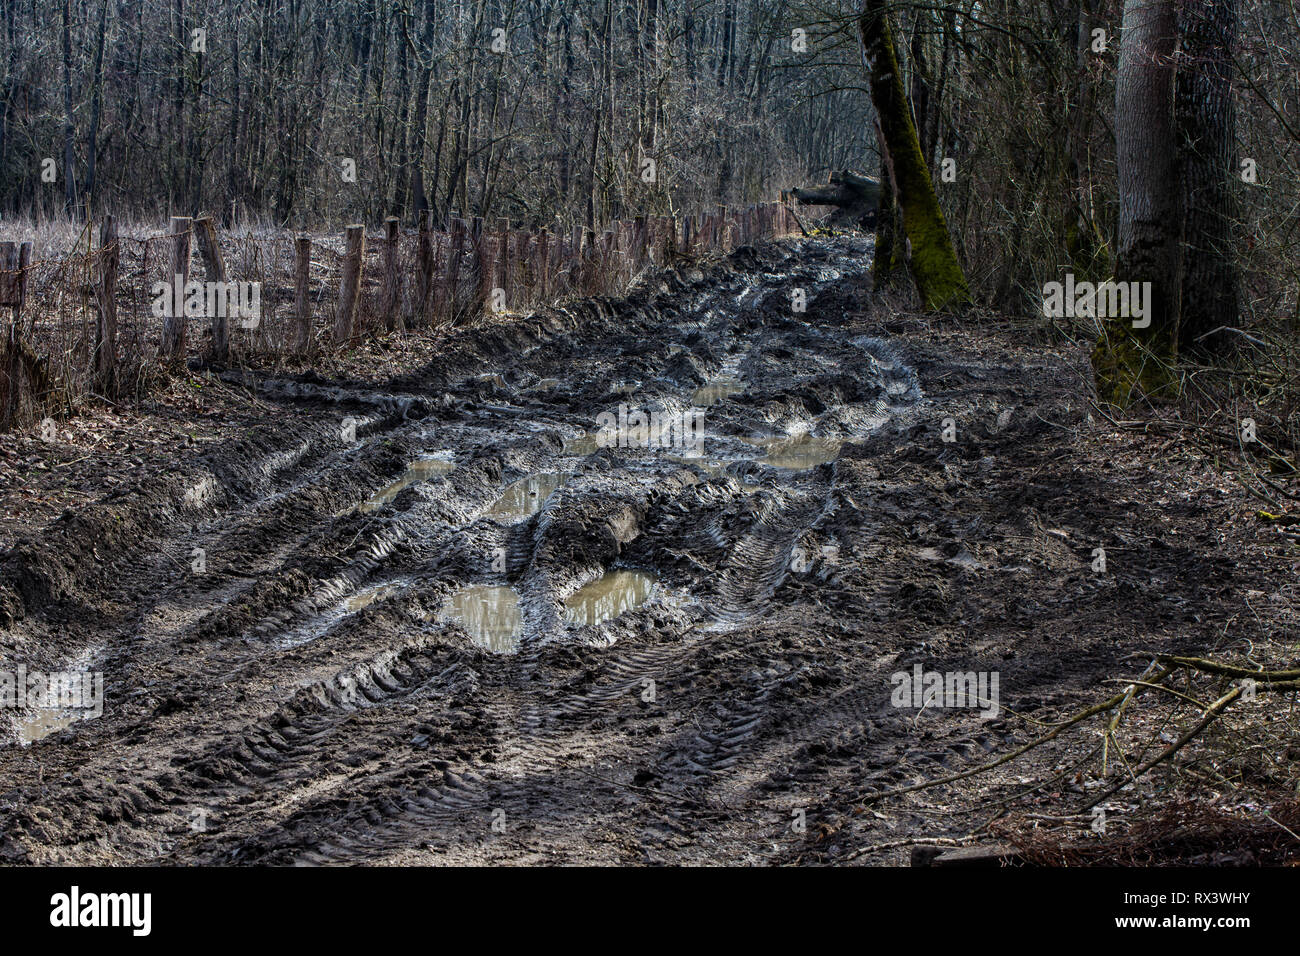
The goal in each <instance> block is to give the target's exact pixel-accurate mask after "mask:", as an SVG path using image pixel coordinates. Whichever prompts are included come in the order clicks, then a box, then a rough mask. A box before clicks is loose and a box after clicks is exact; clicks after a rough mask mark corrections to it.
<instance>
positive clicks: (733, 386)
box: [691, 376, 745, 408]
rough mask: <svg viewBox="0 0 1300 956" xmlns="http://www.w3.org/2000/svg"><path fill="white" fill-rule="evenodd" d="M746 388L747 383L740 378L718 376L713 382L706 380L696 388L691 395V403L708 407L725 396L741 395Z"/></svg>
mask: <svg viewBox="0 0 1300 956" xmlns="http://www.w3.org/2000/svg"><path fill="white" fill-rule="evenodd" d="M744 390H745V383H744V382H742V381H740V380H739V379H735V378H729V377H725V376H724V377H722V378H716V379H714V380H713V381H712V382H706V383H705V384H703V385H701V386H700V387H699V388H697V389H696V390H695V394H694V395H692V396H691V404H692V405H698V406H700V407H701V408H707V407H708V406H710V405H716V404H717V403H718V402H720V401H722V400H723V399H724V398H729V397H730V396H732V395H739V394H740V393H742V392H743V391H744Z"/></svg>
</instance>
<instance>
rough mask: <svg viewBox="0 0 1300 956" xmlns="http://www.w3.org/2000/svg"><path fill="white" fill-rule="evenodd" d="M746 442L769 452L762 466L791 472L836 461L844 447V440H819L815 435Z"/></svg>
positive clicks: (762, 460) (763, 459)
mask: <svg viewBox="0 0 1300 956" xmlns="http://www.w3.org/2000/svg"><path fill="white" fill-rule="evenodd" d="M746 440H747V441H749V443H750V444H751V445H758V446H759V447H760V448H762V449H764V450H765V451H766V452H767V454H765V455H764V456H763V458H762V459H761V462H762V464H764V465H768V466H769V467H772V468H785V469H787V470H789V471H807V470H808V469H809V468H816V467H817V466H818V465H822V464H825V463H826V462H828V461H834V460H835V459H836V458H838V457H839V456H840V448H841V447H842V446H843V445H844V439H842V438H817V437H815V436H813V435H793V436H790V437H784V436H782V437H780V438H761V439H758V440H756V441H751V440H749V439H746Z"/></svg>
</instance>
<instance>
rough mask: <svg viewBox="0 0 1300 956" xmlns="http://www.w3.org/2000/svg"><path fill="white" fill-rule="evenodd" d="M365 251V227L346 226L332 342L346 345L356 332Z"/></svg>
mask: <svg viewBox="0 0 1300 956" xmlns="http://www.w3.org/2000/svg"><path fill="white" fill-rule="evenodd" d="M365 252H366V227H365V226H361V225H352V226H348V227H347V251H346V253H345V254H344V258H343V278H342V279H341V280H340V281H339V310H338V314H337V315H335V317H334V344H335V345H339V346H342V345H347V344H348V342H350V341H351V340H352V336H353V334H354V333H355V332H356V320H357V307H358V305H359V304H360V301H361V260H362V257H363V256H364V255H365Z"/></svg>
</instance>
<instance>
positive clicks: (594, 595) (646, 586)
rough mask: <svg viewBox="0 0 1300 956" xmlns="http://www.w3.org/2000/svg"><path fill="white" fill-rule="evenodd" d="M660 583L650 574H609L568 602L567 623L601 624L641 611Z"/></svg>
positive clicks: (566, 601)
mask: <svg viewBox="0 0 1300 956" xmlns="http://www.w3.org/2000/svg"><path fill="white" fill-rule="evenodd" d="M658 580H659V578H658V576H657V575H655V574H653V573H651V572H648V571H608V572H606V573H605V575H604V576H603V577H600V578H597V579H596V580H595V581H592V582H591V583H590V584H588V585H586V586H584V587H582V588H579V589H578V590H577V591H576V592H575V593H573V594H571V595H570V596H569V597H567V598H565V600H564V620H565V623H567V624H578V625H583V624H599V623H600V622H601V621H608V620H610V619H611V618H615V617H618V616H619V615H620V614H622V613H624V612H625V611H630V610H632V609H633V608H636V607H640V606H641V605H642V604H644V603H645V602H646V599H647V598H649V597H650V594H651V592H652V591H653V590H654V587H655V584H656V583H657V582H658Z"/></svg>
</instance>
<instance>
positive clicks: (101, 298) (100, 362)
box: [95, 216, 122, 398]
mask: <svg viewBox="0 0 1300 956" xmlns="http://www.w3.org/2000/svg"><path fill="white" fill-rule="evenodd" d="M99 245H100V250H99V281H98V282H97V283H96V286H95V293H96V301H97V305H98V307H99V308H98V312H99V320H98V321H97V322H96V323H95V384H96V385H97V386H98V388H99V392H100V394H101V395H103V396H104V397H106V398H112V397H113V391H114V388H115V386H116V382H115V378H116V376H117V272H118V264H119V263H120V262H121V257H122V249H121V247H120V246H119V245H118V242H117V222H116V221H115V220H114V219H113V217H112V216H105V217H104V221H103V222H102V223H100V226H99Z"/></svg>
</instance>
